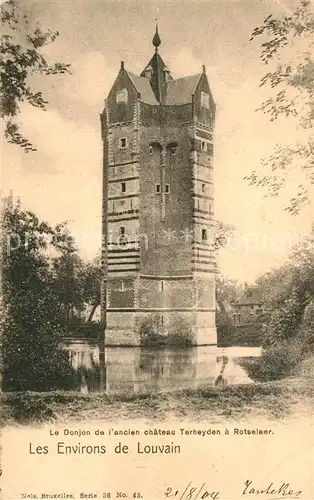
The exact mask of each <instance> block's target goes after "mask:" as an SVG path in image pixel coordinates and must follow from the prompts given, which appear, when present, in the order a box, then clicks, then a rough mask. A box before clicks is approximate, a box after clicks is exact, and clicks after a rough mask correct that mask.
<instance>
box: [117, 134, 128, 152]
mask: <svg viewBox="0 0 314 500" xmlns="http://www.w3.org/2000/svg"><path fill="white" fill-rule="evenodd" d="M127 145H128V141H127V138H126V137H120V139H119V148H120V149H125V148H126V147H127Z"/></svg>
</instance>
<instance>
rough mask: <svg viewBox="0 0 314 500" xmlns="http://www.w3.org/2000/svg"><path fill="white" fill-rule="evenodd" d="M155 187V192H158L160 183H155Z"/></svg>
mask: <svg viewBox="0 0 314 500" xmlns="http://www.w3.org/2000/svg"><path fill="white" fill-rule="evenodd" d="M155 189H156V193H160V191H161V188H160V184H156V186H155Z"/></svg>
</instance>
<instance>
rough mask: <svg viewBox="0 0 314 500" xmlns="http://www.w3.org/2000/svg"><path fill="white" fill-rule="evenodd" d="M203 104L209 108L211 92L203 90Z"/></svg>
mask: <svg viewBox="0 0 314 500" xmlns="http://www.w3.org/2000/svg"><path fill="white" fill-rule="evenodd" d="M201 106H202V108H207V109H209V94H207V92H201Z"/></svg>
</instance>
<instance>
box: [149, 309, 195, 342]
mask: <svg viewBox="0 0 314 500" xmlns="http://www.w3.org/2000/svg"><path fill="white" fill-rule="evenodd" d="M140 339H141V344H142V345H143V346H169V347H181V346H188V345H192V344H193V340H194V335H193V331H192V328H191V326H190V324H189V323H188V322H187V321H186V320H185V319H184V318H182V317H180V316H178V317H177V318H176V320H175V321H174V322H172V323H171V325H170V328H169V329H168V330H166V328H165V327H164V325H163V324H162V320H161V317H160V316H159V315H152V316H150V317H149V318H147V319H145V320H144V321H143V323H142V325H141V328H140Z"/></svg>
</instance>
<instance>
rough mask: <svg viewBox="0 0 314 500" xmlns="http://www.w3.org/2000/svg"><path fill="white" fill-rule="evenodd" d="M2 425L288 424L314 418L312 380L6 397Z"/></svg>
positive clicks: (313, 388)
mask: <svg viewBox="0 0 314 500" xmlns="http://www.w3.org/2000/svg"><path fill="white" fill-rule="evenodd" d="M0 403H1V410H0V412H1V413H0V418H1V423H2V425H15V424H30V423H38V422H55V423H69V422H72V423H74V422H84V421H85V422H90V421H92V420H107V421H114V420H123V419H126V420H130V419H145V420H146V421H159V422H161V421H166V420H169V419H172V420H183V419H184V420H191V421H194V422H195V421H197V422H201V421H205V420H206V421H208V420H210V421H211V422H216V423H218V422H219V421H224V420H226V419H228V420H234V421H240V420H244V419H245V420H246V421H247V420H248V419H250V418H255V417H263V418H267V419H270V420H283V419H286V418H289V417H291V416H292V415H293V414H295V413H296V412H297V413H298V415H299V414H300V413H303V414H306V415H310V414H311V412H312V411H313V407H314V380H313V378H308V379H302V378H291V379H285V380H281V381H276V382H265V383H257V384H248V385H238V386H229V387H224V388H222V389H218V388H214V387H201V388H198V389H189V390H182V391H177V392H171V393H160V394H156V393H149V394H134V393H122V394H115V395H111V394H104V393H90V394H80V393H74V392H47V393H32V392H26V393H5V394H2V395H1V402H0Z"/></svg>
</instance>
